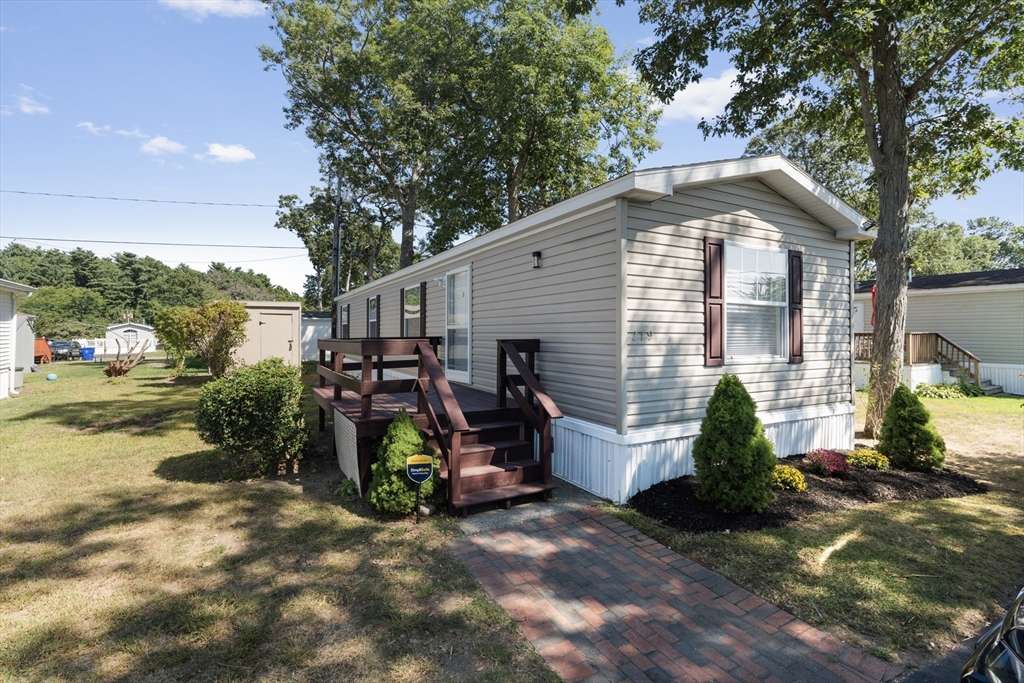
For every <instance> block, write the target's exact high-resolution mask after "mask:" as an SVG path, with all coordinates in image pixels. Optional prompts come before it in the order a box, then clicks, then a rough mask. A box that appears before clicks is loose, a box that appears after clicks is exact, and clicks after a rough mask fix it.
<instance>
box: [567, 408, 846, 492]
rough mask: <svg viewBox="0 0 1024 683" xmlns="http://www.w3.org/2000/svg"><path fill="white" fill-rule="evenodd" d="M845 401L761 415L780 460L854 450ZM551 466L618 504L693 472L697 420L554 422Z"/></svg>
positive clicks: (698, 424) (570, 479)
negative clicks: (636, 426) (648, 425)
mask: <svg viewBox="0 0 1024 683" xmlns="http://www.w3.org/2000/svg"><path fill="white" fill-rule="evenodd" d="M853 412H854V408H853V405H852V404H849V403H836V404H832V405H827V406H814V407H811V408H800V409H794V410H779V411H772V412H765V413H759V414H758V417H760V418H761V422H763V423H764V427H765V435H766V436H767V437H768V439H769V441H771V442H772V443H773V444H774V445H775V452H776V454H777V455H778V456H779V457H780V458H781V457H785V456H787V455H793V454H796V453H806V452H807V451H810V450H812V449H815V448H853V436H854V417H853ZM554 425H555V427H554V434H553V435H554V442H555V454H554V463H553V470H554V473H555V475H556V476H558V477H561V478H562V479H565V480H566V481H569V482H571V483H573V484H575V485H577V486H579V487H581V488H584V489H586V490H588V491H590V492H591V493H595V494H597V495H599V496H601V497H603V498H608V499H609V500H611V501H612V502H613V503H617V504H621V503H624V502H626V501H627V500H629V498H630V497H632V496H633V495H634V494H636V493H638V492H640V491H643V490H645V489H647V488H649V487H651V486H653V485H654V484H657V483H659V482H662V481H666V480H668V479H674V478H676V477H681V476H684V475H687V474H693V453H692V450H693V441H694V439H695V438H696V437H697V435H698V434H699V433H700V422H688V423H684V424H679V425H672V426H670V427H657V428H652V429H644V430H638V431H634V432H630V433H629V434H627V435H621V434H617V433H616V432H615V431H614V430H612V429H609V428H607V427H602V426H600V425H595V424H593V423H590V422H586V421H584V420H579V419H575V418H571V417H565V418H562V419H560V420H555V421H554Z"/></svg>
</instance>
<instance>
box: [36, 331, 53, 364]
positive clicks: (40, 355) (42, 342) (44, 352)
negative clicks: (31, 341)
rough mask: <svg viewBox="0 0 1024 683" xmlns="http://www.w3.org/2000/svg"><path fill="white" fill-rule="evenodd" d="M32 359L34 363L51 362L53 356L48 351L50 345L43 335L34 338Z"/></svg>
mask: <svg viewBox="0 0 1024 683" xmlns="http://www.w3.org/2000/svg"><path fill="white" fill-rule="evenodd" d="M32 359H33V360H34V361H35V363H36V365H44V364H46V363H51V362H53V356H52V354H51V353H50V345H49V344H47V343H46V339H45V338H44V337H37V338H36V348H35V350H34V351H33V352H32Z"/></svg>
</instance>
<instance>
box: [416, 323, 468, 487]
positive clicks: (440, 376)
mask: <svg viewBox="0 0 1024 683" xmlns="http://www.w3.org/2000/svg"><path fill="white" fill-rule="evenodd" d="M416 355H418V356H419V359H420V363H419V377H418V379H417V382H416V393H417V395H418V398H419V408H420V411H421V412H423V413H424V414H425V415H426V417H427V423H428V424H429V425H430V428H431V429H432V430H433V431H434V439H435V440H436V441H437V445H438V448H439V449H440V451H441V457H443V458H444V460H445V463H446V464H447V466H448V491H447V493H448V504H449V505H451V506H454V505H456V504H457V503H459V502H460V501H461V500H462V480H461V472H460V469H461V464H460V460H461V451H462V434H463V432H468V431H469V422H467V421H466V416H465V415H464V414H463V413H462V408H461V407H460V406H459V402H458V400H456V398H455V392H453V391H452V387H451V385H450V384H448V378H447V377H445V375H444V370H443V369H442V368H441V363H440V362H438V360H437V356H436V355H435V354H434V349H433V348H431V346H430V344H428V343H427V342H419V343H418V344H417V345H416ZM428 382H429V384H433V385H434V391H435V392H436V393H437V398H438V400H439V401H441V407H442V408H443V409H444V414H445V415H446V416H447V418H448V429H447V430H445V429H443V428H442V427H441V421H440V420H439V419H438V417H437V413H435V412H434V408H433V406H431V405H430V401H429V400H428V396H427V393H428V389H429V387H428Z"/></svg>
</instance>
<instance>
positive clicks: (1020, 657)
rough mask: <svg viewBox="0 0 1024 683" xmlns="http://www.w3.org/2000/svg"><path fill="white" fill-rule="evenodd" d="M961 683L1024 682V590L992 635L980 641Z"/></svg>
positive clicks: (990, 631)
mask: <svg viewBox="0 0 1024 683" xmlns="http://www.w3.org/2000/svg"><path fill="white" fill-rule="evenodd" d="M960 683H1024V589H1021V591H1020V593H1018V594H1017V599H1016V600H1014V601H1013V604H1011V605H1010V609H1008V610H1006V616H1005V617H1003V618H1002V620H1000V621H998V622H996V625H995V626H993V627H992V628H991V629H990V630H989V632H988V633H986V634H985V635H983V636H982V637H981V638H979V639H978V647H977V648H975V650H974V653H973V654H972V655H971V658H970V659H968V660H967V664H965V665H964V670H963V673H962V674H960Z"/></svg>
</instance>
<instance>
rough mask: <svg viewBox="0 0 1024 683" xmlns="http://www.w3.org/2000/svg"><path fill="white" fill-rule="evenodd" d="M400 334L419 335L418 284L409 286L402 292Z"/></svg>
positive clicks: (407, 335)
mask: <svg viewBox="0 0 1024 683" xmlns="http://www.w3.org/2000/svg"><path fill="white" fill-rule="evenodd" d="M402 307H403V309H402V336H403V337H419V336H420V286H419V285H416V286H414V287H409V288H408V289H406V290H404V293H403V294H402Z"/></svg>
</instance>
